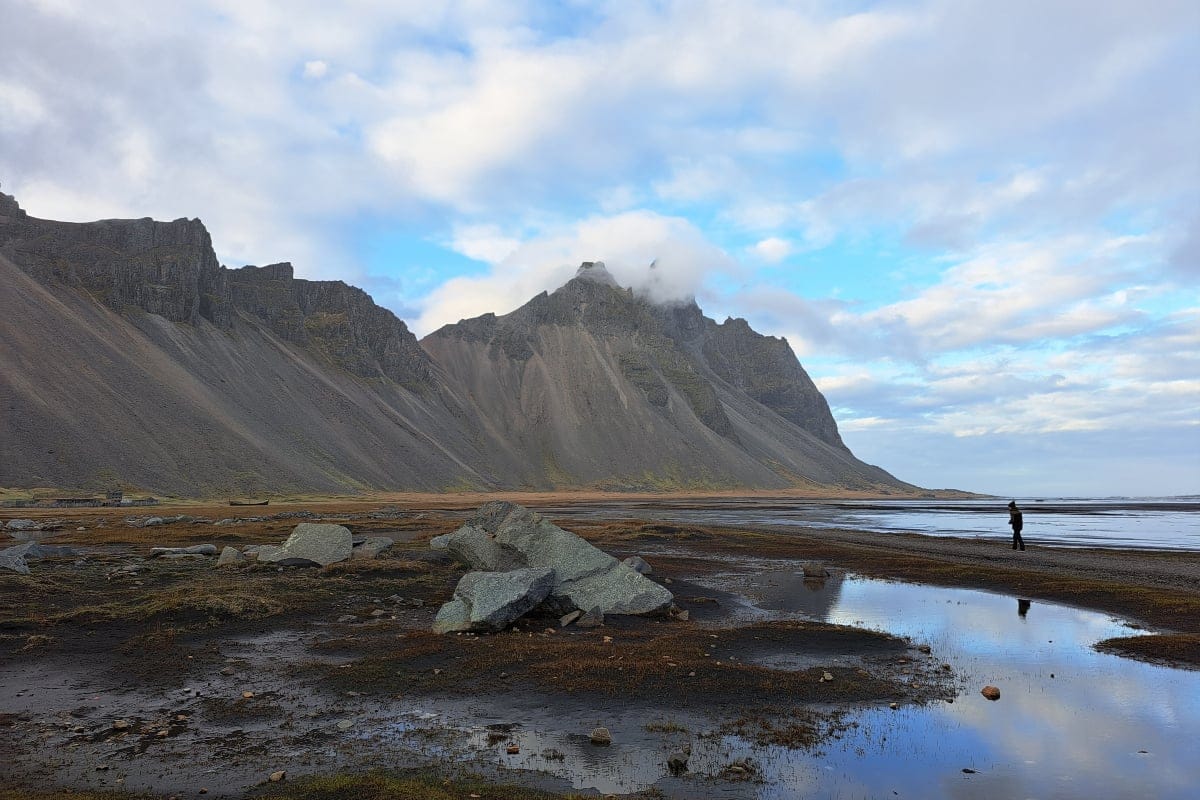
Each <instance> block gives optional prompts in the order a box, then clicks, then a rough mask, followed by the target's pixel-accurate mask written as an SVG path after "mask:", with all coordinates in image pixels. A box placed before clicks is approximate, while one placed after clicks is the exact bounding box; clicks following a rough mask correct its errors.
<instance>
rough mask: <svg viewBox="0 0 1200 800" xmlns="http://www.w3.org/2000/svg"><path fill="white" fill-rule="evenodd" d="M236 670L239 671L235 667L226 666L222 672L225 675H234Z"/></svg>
mask: <svg viewBox="0 0 1200 800" xmlns="http://www.w3.org/2000/svg"><path fill="white" fill-rule="evenodd" d="M235 672H237V670H236V669H234V668H233V667H224V668H223V669H222V670H221V674H222V675H225V676H229V675H233V674H234V673H235Z"/></svg>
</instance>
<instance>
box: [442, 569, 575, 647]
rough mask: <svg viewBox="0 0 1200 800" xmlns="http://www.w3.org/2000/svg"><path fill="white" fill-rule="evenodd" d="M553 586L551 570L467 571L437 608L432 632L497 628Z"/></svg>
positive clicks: (539, 601) (552, 572)
mask: <svg viewBox="0 0 1200 800" xmlns="http://www.w3.org/2000/svg"><path fill="white" fill-rule="evenodd" d="M553 586H554V570H552V569H536V568H535V569H517V570H512V571H510V572H468V573H467V574H466V575H464V576H463V578H462V580H460V581H459V582H458V586H457V587H455V589H454V597H453V598H452V599H451V600H450V602H448V603H446V604H445V605H443V606H442V607H441V609H439V610H438V613H437V617H436V618H435V619H434V621H433V630H434V632H435V633H449V632H451V631H501V630H504V629H505V628H506V627H508V626H509V625H511V624H512V622H513V621H514V620H516V619H519V618H520V617H521V616H522V615H524V614H526V613H527V612H529V611H531V610H533V608H534V607H536V606H537V605H538V604H539V603H541V602H542V601H543V600H545V599H546V597H547V595H549V594H550V590H551V588H552V587H553Z"/></svg>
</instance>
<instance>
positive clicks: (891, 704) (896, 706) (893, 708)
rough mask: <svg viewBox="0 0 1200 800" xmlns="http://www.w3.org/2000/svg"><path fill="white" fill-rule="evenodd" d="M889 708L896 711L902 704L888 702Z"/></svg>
mask: <svg viewBox="0 0 1200 800" xmlns="http://www.w3.org/2000/svg"><path fill="white" fill-rule="evenodd" d="M888 708H890V709H891V710H892V711H895V710H896V709H898V708H900V704H899V703H888Z"/></svg>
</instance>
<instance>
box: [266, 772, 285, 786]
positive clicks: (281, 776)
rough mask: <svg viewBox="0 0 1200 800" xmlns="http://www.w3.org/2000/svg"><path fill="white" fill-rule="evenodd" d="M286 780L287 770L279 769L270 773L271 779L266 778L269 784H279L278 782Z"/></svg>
mask: <svg viewBox="0 0 1200 800" xmlns="http://www.w3.org/2000/svg"><path fill="white" fill-rule="evenodd" d="M286 779H287V770H284V769H281V770H279V771H277V772H272V773H271V777H270V778H268V780H270V781H271V783H279V782H280V781H282V780H286Z"/></svg>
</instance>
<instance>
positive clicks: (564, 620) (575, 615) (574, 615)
mask: <svg viewBox="0 0 1200 800" xmlns="http://www.w3.org/2000/svg"><path fill="white" fill-rule="evenodd" d="M582 616H583V612H582V611H580V610H579V609H575V610H574V611H572V612H571V613H570V614H564V615H563V616H562V617H560V618H559V620H558V627H560V628H565V627H567V626H568V625H570V624H571V623H572V622H574V621H575V620H577V619H579V618H580V617H582Z"/></svg>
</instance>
